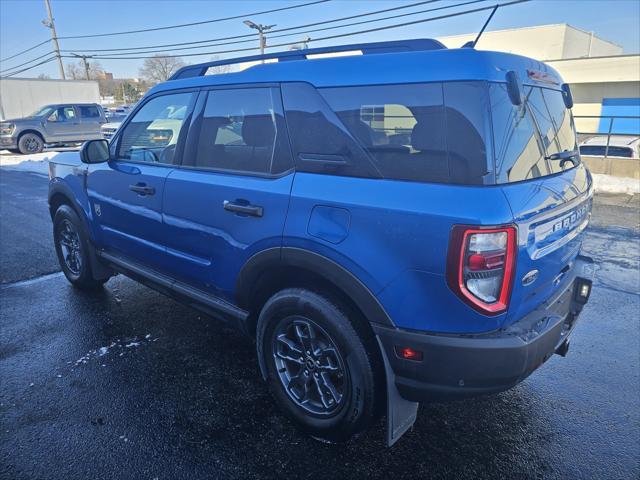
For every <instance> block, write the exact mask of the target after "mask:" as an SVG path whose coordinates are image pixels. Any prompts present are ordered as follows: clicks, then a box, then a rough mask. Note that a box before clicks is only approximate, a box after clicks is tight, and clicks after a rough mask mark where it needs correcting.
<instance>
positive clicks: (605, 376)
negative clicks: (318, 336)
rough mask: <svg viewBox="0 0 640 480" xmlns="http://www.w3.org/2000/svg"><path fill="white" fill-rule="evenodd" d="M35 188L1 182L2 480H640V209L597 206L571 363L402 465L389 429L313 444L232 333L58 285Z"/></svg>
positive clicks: (413, 452) (460, 413)
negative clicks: (388, 439)
mask: <svg viewBox="0 0 640 480" xmlns="http://www.w3.org/2000/svg"><path fill="white" fill-rule="evenodd" d="M29 175H30V174H26V173H15V175H13V176H11V177H10V176H9V175H7V171H5V170H3V171H2V172H0V185H1V186H2V188H1V189H0V222H1V223H0V239H1V240H2V243H1V245H2V251H1V252H0V266H1V267H2V268H1V270H0V271H1V272H2V282H3V283H4V285H2V286H0V317H1V318H0V385H1V388H0V478H3V479H5V478H6V479H12V480H19V479H36V478H37V479H111V478H117V479H123V478H132V479H154V478H157V479H182V478H185V479H200V478H281V477H284V476H288V477H292V478H322V479H326V478H352V477H356V478H360V477H368V478H385V479H386V478H398V479H400V478H412V479H415V478H455V479H476V478H558V479H559V478H562V479H565V478H585V479H586V478H617V479H619V478H625V479H626V478H638V477H639V476H640V313H639V312H640V296H639V295H638V293H639V292H640V273H639V266H638V262H639V260H638V259H639V258H640V228H639V220H640V217H638V212H639V211H640V210H638V208H637V207H638V205H637V204H636V202H635V200H630V199H628V198H622V197H602V198H598V202H597V204H596V207H595V209H594V221H593V225H592V226H591V227H590V230H589V233H588V236H587V239H586V241H585V251H586V252H585V253H587V254H589V255H592V256H593V257H594V258H595V259H596V261H597V264H598V270H597V274H596V275H597V278H596V287H595V289H594V292H593V296H592V299H591V302H590V303H589V305H588V306H587V308H586V309H585V311H584V313H583V315H582V317H581V324H580V325H579V326H578V328H577V330H576V332H575V335H574V337H573V340H572V345H571V350H570V352H569V355H568V356H567V357H566V358H561V357H559V356H554V357H553V358H551V359H550V360H549V361H548V362H547V364H545V365H544V366H543V367H541V368H540V369H539V370H538V371H537V372H535V373H534V374H533V375H532V376H531V377H529V378H528V379H527V380H526V381H524V382H523V383H522V384H520V385H519V386H517V387H516V388H514V389H512V390H510V391H508V392H504V393H502V394H499V395H495V396H490V397H484V398H479V399H472V400H467V401H461V402H454V403H448V404H425V405H422V406H421V407H420V411H419V416H418V421H417V422H416V425H415V428H414V429H413V431H411V432H409V433H408V434H407V435H405V437H404V438H402V439H401V440H400V442H399V443H398V444H396V445H395V446H394V447H393V448H391V449H387V448H385V447H384V444H383V434H384V431H383V427H382V423H380V424H379V425H377V426H376V427H374V428H373V429H371V430H370V431H368V432H366V433H364V434H363V435H361V436H360V437H359V438H358V439H356V440H354V441H351V442H349V443H347V444H344V445H325V444H321V443H318V442H316V441H314V440H312V439H310V438H308V437H306V436H304V435H302V434H300V433H299V432H298V431H297V430H296V429H295V428H294V427H293V426H292V425H291V424H290V423H289V422H288V421H287V420H286V419H285V418H284V417H283V416H282V415H281V414H280V413H279V411H278V410H277V408H276V407H275V405H274V404H273V401H272V399H271V397H270V396H269V394H268V392H267V389H266V387H265V385H264V384H263V383H262V381H261V380H260V377H259V373H258V368H257V363H256V358H255V352H254V345H253V344H252V343H251V342H250V341H249V340H247V339H245V338H244V337H242V336H241V335H240V334H238V333H236V332H235V331H233V330H231V329H228V328H226V327H225V326H224V325H223V324H222V323H220V322H219V321H217V320H214V319H211V318H207V317H204V316H202V315H201V314H199V313H198V312H195V311H194V310H192V309H190V308H188V307H185V306H182V305H180V304H178V303H176V302H174V301H172V300H170V299H168V298H166V297H163V296H162V295H160V294H158V293H156V292H154V291H152V290H149V289H147V288H146V287H143V286H141V285H138V284H136V283H135V282H133V281H131V280H128V279H126V278H124V277H122V276H119V277H116V278H113V279H112V280H110V281H109V282H108V283H107V285H106V288H105V289H104V290H103V291H100V292H97V293H93V294H87V293H81V292H78V291H76V290H74V289H73V288H71V287H70V286H69V285H68V283H67V282H66V280H65V279H64V277H63V276H62V275H61V274H59V273H57V274H56V273H53V274H50V271H51V268H52V267H51V263H50V262H51V259H53V255H54V254H53V248H52V247H51V248H50V249H49V250H47V249H46V242H47V241H50V235H51V234H50V230H51V226H50V220H49V218H48V216H47V215H48V214H47V212H46V202H45V204H44V208H45V212H44V214H42V212H41V210H42V208H43V204H41V203H39V202H38V201H36V200H34V201H28V202H23V206H22V208H21V207H20V202H19V200H20V199H32V198H34V197H37V196H39V195H41V192H42V190H41V189H42V188H43V187H42V186H41V184H40V183H39V181H38V179H40V182H42V183H44V185H45V187H44V188H45V190H46V179H44V178H41V177H38V176H35V175H31V176H33V177H34V178H35V179H34V178H31V179H25V178H23V177H22V176H29ZM7 184H10V185H11V186H9V187H8V186H7ZM16 196H20V197H19V198H17V197H16ZM8 205H9V206H8ZM612 223H614V224H615V225H611V224H612ZM21 228H23V229H25V235H24V237H25V238H23V237H21V236H20V229H21ZM27 232H30V233H29V234H28V235H27ZM31 235H33V236H36V237H37V238H26V237H30V236H31ZM46 235H49V237H48V238H47V237H46ZM28 241H33V242H34V243H33V244H29V243H27V242H28ZM15 242H18V243H19V244H18V245H15V244H14V243H15ZM31 248H33V253H32V254H27V255H25V256H24V257H23V258H22V260H21V261H20V262H18V261H16V260H15V259H13V258H10V257H12V256H13V255H16V252H23V251H26V252H27V253H28V252H29V251H31ZM54 265H55V264H54ZM54 269H55V268H54ZM28 278H30V280H25V279H28ZM16 282H17V283H16Z"/></svg>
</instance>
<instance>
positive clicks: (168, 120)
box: [117, 93, 193, 164]
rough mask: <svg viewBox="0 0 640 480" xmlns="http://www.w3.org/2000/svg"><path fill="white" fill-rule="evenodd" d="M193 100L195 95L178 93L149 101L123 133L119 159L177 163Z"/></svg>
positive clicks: (118, 153)
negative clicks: (177, 150)
mask: <svg viewBox="0 0 640 480" xmlns="http://www.w3.org/2000/svg"><path fill="white" fill-rule="evenodd" d="M192 97H193V93H174V94H170V95H162V96H160V97H155V98H152V99H151V100H149V101H148V102H147V103H146V104H145V105H144V106H143V107H142V108H141V109H140V110H138V111H137V112H136V114H135V115H134V116H133V118H132V119H131V121H130V122H129V123H128V124H127V125H126V126H125V128H124V129H123V131H122V134H121V136H120V144H119V146H118V152H117V157H118V158H121V159H125V160H130V161H133V162H145V163H163V164H170V163H173V156H174V154H175V149H176V145H177V143H178V138H179V136H180V131H181V130H182V127H183V124H184V116H185V113H186V112H187V110H188V108H189V104H190V103H191V100H192Z"/></svg>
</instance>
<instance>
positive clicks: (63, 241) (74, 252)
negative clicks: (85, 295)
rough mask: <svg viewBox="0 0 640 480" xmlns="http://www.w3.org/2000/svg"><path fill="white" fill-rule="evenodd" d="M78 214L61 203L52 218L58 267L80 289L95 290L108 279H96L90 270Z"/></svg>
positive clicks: (86, 246) (85, 241) (84, 237)
mask: <svg viewBox="0 0 640 480" xmlns="http://www.w3.org/2000/svg"><path fill="white" fill-rule="evenodd" d="M82 227H83V225H82V221H81V220H80V218H79V217H78V214H77V213H76V212H75V211H74V210H73V209H72V208H71V207H69V206H68V205H62V206H60V208H58V210H57V211H56V214H55V216H54V218H53V240H54V243H55V247H56V255H57V256H58V262H59V263H60V268H61V269H62V272H63V273H64V276H65V277H67V280H69V282H70V283H71V284H72V285H73V286H74V287H77V288H80V289H82V290H95V289H97V288H100V287H102V285H103V284H104V283H105V282H106V281H107V280H108V279H101V280H96V279H95V278H94V277H93V272H92V270H91V260H90V257H89V248H90V244H89V241H90V240H89V239H88V238H87V236H86V235H85V233H84V229H83V228H82Z"/></svg>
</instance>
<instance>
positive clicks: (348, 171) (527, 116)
mask: <svg viewBox="0 0 640 480" xmlns="http://www.w3.org/2000/svg"><path fill="white" fill-rule="evenodd" d="M348 51H359V52H361V53H362V55H358V56H344V55H343V56H339V57H338V56H336V57H333V58H321V59H319V58H317V57H316V58H315V59H307V58H308V57H307V56H308V55H310V54H326V53H337V52H348ZM323 56H324V55H323ZM325 57H326V56H325ZM256 58H257V59H258V60H260V59H264V60H267V59H273V58H280V59H282V60H288V61H281V62H279V63H268V64H258V65H256V66H254V67H252V68H249V69H246V70H244V71H242V72H237V73H232V74H222V75H206V72H207V69H208V68H209V67H211V66H215V65H217V64H216V63H208V64H199V65H190V66H187V67H184V68H182V69H181V70H180V71H178V72H177V73H176V74H175V75H174V76H173V78H172V79H171V80H170V81H167V82H165V83H162V84H159V85H157V86H156V87H154V88H153V89H152V90H151V91H150V92H149V93H148V94H147V95H146V96H145V97H144V99H143V100H142V101H141V102H139V104H138V105H137V107H136V109H135V110H134V111H133V112H132V113H131V114H130V115H129V116H128V117H127V119H126V120H125V121H124V123H123V124H122V126H121V127H120V128H119V129H118V130H117V132H116V133H115V135H114V137H113V138H112V140H111V142H109V143H108V144H107V142H105V141H104V140H102V141H91V142H87V143H85V145H84V146H83V148H82V150H81V152H80V159H81V161H82V162H83V163H80V159H79V160H78V161H71V160H69V159H61V160H58V159H57V158H56V159H53V160H52V162H51V165H50V178H51V183H50V191H49V205H50V211H51V218H52V220H53V224H54V241H55V248H56V253H57V255H58V259H59V261H60V265H61V268H62V271H63V272H64V274H65V275H66V277H67V279H68V280H69V281H70V282H71V283H72V284H73V285H74V286H76V287H78V288H79V289H90V288H96V287H99V286H100V285H102V284H103V283H104V282H105V281H107V279H108V278H109V277H110V276H111V275H113V274H114V273H115V272H119V273H123V274H125V275H128V276H130V277H131V278H134V279H137V280H139V281H141V282H143V283H144V284H146V285H149V286H151V287H153V288H156V289H157V290H159V291H161V292H163V293H165V294H168V295H170V296H172V297H174V298H176V299H179V300H182V301H185V302H186V303H188V304H189V305H191V306H193V307H195V308H197V309H200V310H201V311H203V312H206V313H209V314H212V315H216V316H218V317H219V318H222V319H224V320H226V321H228V322H229V323H230V324H231V325H233V326H235V327H237V328H239V329H240V330H242V331H243V332H245V333H247V334H248V335H249V336H251V337H254V338H255V339H256V345H257V358H258V363H259V367H260V371H261V373H262V376H263V377H264V379H265V380H266V381H267V382H268V384H269V386H270V388H271V391H272V392H273V396H274V398H275V400H276V402H277V403H278V404H279V405H280V407H281V408H282V410H283V411H284V412H285V413H286V414H287V415H288V416H289V417H290V418H292V419H293V420H294V422H295V423H296V424H297V425H299V426H300V427H301V428H302V429H304V430H305V431H307V432H309V433H310V434H311V435H313V436H315V437H319V438H323V439H328V440H334V441H340V440H345V439H347V438H350V437H351V436H352V435H353V434H355V433H356V432H359V431H361V430H363V429H365V428H366V427H367V426H368V425H370V424H371V423H372V422H373V421H374V419H375V418H376V417H377V416H379V415H386V419H387V440H388V443H389V444H391V443H393V442H394V441H396V440H397V439H398V438H399V436H400V435H402V434H403V433H404V431H406V429H407V428H409V427H410V426H411V425H412V424H413V421H414V420H415V417H416V412H417V405H418V402H421V401H428V400H433V399H438V400H447V399H455V398H464V397H470V396H475V395H480V394H487V393H495V392H500V391H503V390H506V389H508V388H511V387H513V386H514V385H516V384H518V383H519V382H521V381H523V380H524V379H525V378H526V377H527V376H528V375H529V374H531V373H532V372H533V371H534V370H535V369H537V368H538V367H539V366H540V365H541V364H543V363H544V362H545V361H546V360H548V359H549V358H550V357H551V356H552V355H553V354H554V353H559V354H560V355H563V356H564V355H565V354H566V353H567V351H568V348H569V339H570V335H571V333H572V332H573V330H574V327H575V326H576V323H577V319H578V315H579V313H580V312H581V310H582V309H583V306H584V305H585V304H586V302H587V300H588V298H589V294H590V291H591V281H590V275H591V274H590V270H591V268H590V266H591V263H592V262H591V260H590V259H589V258H587V257H584V256H581V255H580V248H581V244H582V239H583V236H584V230H585V228H586V226H587V224H588V222H589V218H590V212H591V203H592V197H593V183H592V179H591V176H590V174H589V172H588V170H587V169H586V168H585V166H584V165H583V163H582V162H581V161H580V155H579V153H578V151H577V144H576V134H575V129H574V124H573V118H572V115H571V110H570V108H571V106H572V101H571V94H570V90H569V89H568V87H567V86H566V85H564V84H562V80H561V79H560V77H559V75H558V74H557V72H556V71H555V70H553V69H552V68H550V67H549V66H547V65H545V64H543V63H540V62H538V61H536V60H534V59H530V58H524V57H521V56H516V55H511V54H506V53H497V52H486V51H476V50H474V49H471V48H462V49H451V50H449V49H446V47H444V46H443V45H442V44H441V43H439V42H437V41H435V40H414V41H402V42H383V43H373V44H362V45H348V46H344V47H334V48H321V49H313V50H305V51H303V52H286V53H278V54H270V55H265V56H262V57H251V58H243V59H237V60H235V61H236V62H245V61H249V60H253V61H255V60H256ZM233 62H234V60H229V63H233ZM407 132H410V133H407ZM79 172H84V173H83V174H79ZM177 321H178V320H177ZM229 354H230V355H231V354H232V352H230V353H229ZM498 414H499V413H496V415H498Z"/></svg>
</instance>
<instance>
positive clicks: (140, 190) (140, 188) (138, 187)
mask: <svg viewBox="0 0 640 480" xmlns="http://www.w3.org/2000/svg"><path fill="white" fill-rule="evenodd" d="M129 190H131V191H132V192H136V193H137V194H138V195H142V196H143V197H145V196H147V195H155V193H156V189H155V188H153V187H150V186H148V185H146V184H144V183H136V184H135V185H129Z"/></svg>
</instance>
